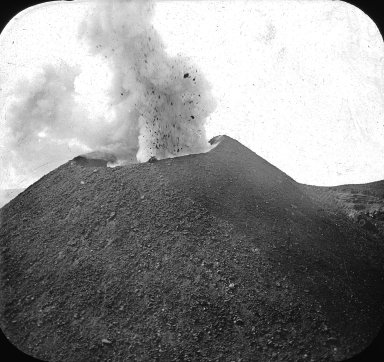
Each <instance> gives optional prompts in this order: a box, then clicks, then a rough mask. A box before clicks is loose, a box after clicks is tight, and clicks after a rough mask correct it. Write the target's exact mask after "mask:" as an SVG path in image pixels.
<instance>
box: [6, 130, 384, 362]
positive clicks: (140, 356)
mask: <svg viewBox="0 0 384 362" xmlns="http://www.w3.org/2000/svg"><path fill="white" fill-rule="evenodd" d="M217 142H218V145H217V146H216V148H214V149H212V150H211V151H210V152H208V153H205V154H198V155H190V156H185V157H179V158H174V159H166V160H161V161H154V162H151V163H145V164H135V165H129V166H124V167H116V168H107V167H90V166H95V165H97V162H96V163H93V164H92V165H88V167H86V166H87V165H85V161H84V159H82V162H81V163H78V162H76V161H71V162H68V163H67V164H65V165H63V166H61V167H59V168H58V169H56V170H54V171H53V172H51V173H50V174H48V175H46V176H44V177H43V178H42V179H40V180H39V181H38V182H36V183H35V184H34V185H32V186H31V187H29V188H28V189H27V190H25V191H24V192H23V193H22V194H20V195H19V196H18V197H17V198H16V199H14V200H12V201H11V202H10V203H9V204H7V205H6V206H4V207H3V208H2V209H1V229H0V241H1V244H0V245H1V264H0V265H1V274H0V276H1V291H2V293H1V300H0V306H1V315H0V323H1V328H2V329H3V331H4V333H5V334H6V335H7V337H8V338H9V339H10V340H11V341H12V343H14V344H15V345H16V346H17V347H18V348H19V349H21V350H23V351H25V352H26V353H28V354H30V355H33V356H37V357H38V358H41V359H43V360H50V361H125V360H133V359H134V360H142V361H144V360H162V361H171V360H224V361H240V360H242V361H250V360H259V361H270V360H279V361H280V360H281V361H311V360H313V361H329V360H341V359H344V358H346V357H348V356H352V355H354V354H355V353H357V352H359V351H361V350H362V349H364V348H365V347H366V346H367V345H368V344H369V342H370V341H371V340H372V339H373V337H374V336H375V334H376V333H377V331H378V328H379V327H380V326H381V324H382V322H383V318H382V316H383V300H384V282H383V277H384V263H383V261H384V260H383V256H384V250H383V243H382V242H381V241H382V240H381V239H380V236H379V235H377V234H376V233H374V232H371V231H369V230H366V229H364V228H361V227H360V226H359V225H358V224H357V223H355V222H353V220H351V219H349V218H348V217H346V216H345V215H344V214H343V212H342V211H340V209H339V208H338V207H337V205H336V204H335V205H336V206H329V205H328V206H327V207H326V206H325V204H324V202H323V201H322V200H324V198H322V197H317V198H316V195H318V193H317V189H316V188H310V187H309V186H304V185H300V184H298V183H296V182H295V181H294V180H292V179H291V178H289V177H288V176H287V175H285V174H284V173H282V172H281V171H279V170H278V169H277V168H275V167H274V166H272V165H270V164H269V163H268V162H266V161H265V160H263V159H261V158H260V157H258V156H257V155H256V154H254V153H253V152H251V151H250V150H248V149H247V148H245V147H244V146H242V145H241V144H240V143H238V142H236V141H235V140H232V139H231V138H229V137H226V136H223V137H221V138H219V139H218V140H217ZM100 164H101V163H100Z"/></svg>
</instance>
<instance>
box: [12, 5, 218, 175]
mask: <svg viewBox="0 0 384 362" xmlns="http://www.w3.org/2000/svg"><path fill="white" fill-rule="evenodd" d="M91 3H93V6H92V7H91V8H90V11H89V13H88V15H87V16H86V17H85V18H84V20H83V22H82V23H81V24H79V41H81V42H82V43H83V44H84V46H86V47H87V49H88V51H89V53H90V54H91V55H92V56H93V57H94V58H95V59H96V58H97V59H99V60H100V62H101V61H102V62H103V63H104V65H105V66H106V69H107V72H108V76H107V77H106V81H107V85H106V86H105V87H104V88H103V89H101V90H100V91H103V92H104V93H103V98H104V104H105V107H104V108H103V111H102V112H100V111H99V112H92V109H93V108H95V109H96V108H97V106H98V105H97V104H96V103H94V104H93V102H96V100H94V101H92V99H88V101H87V103H88V104H87V105H86V104H85V102H83V101H82V99H83V98H84V97H82V95H81V94H80V92H79V86H78V84H79V82H80V81H81V79H82V77H83V76H84V72H85V70H84V69H82V68H81V67H74V66H69V65H67V64H64V63H63V62H59V63H58V64H47V65H45V66H43V67H42V69H41V70H40V72H38V73H37V74H34V75H32V76H29V77H28V79H21V80H20V81H19V82H18V84H17V85H16V86H15V88H14V91H13V94H12V97H10V98H9V99H8V102H7V110H6V114H7V117H6V121H5V128H6V131H7V137H6V141H5V147H6V148H7V150H8V151H9V152H10V153H11V154H12V157H11V158H9V159H10V160H11V161H12V163H13V165H14V167H20V168H23V169H24V172H25V173H27V171H25V170H28V167H29V168H30V167H31V166H30V165H36V162H34V160H36V159H38V160H40V161H41V162H45V161H46V162H49V160H50V157H51V158H52V155H54V154H55V153H57V154H60V155H62V156H64V158H65V155H66V152H65V149H66V148H70V149H71V155H73V152H76V151H77V150H78V151H79V152H84V151H95V150H100V151H108V152H111V153H114V154H115V156H116V157H117V158H118V159H119V161H120V162H122V163H124V162H137V161H138V162H144V161H147V160H148V159H149V158H150V157H151V156H156V157H157V158H158V159H162V158H166V157H175V156H179V155H185V154H190V153H199V152H205V151H207V150H208V148H209V143H208V142H207V139H206V135H205V129H204V123H205V120H206V119H207V117H208V116H209V114H210V113H211V112H212V111H213V110H214V109H215V107H216V102H215V100H214V99H213V96H212V95H211V88H210V85H209V83H208V81H207V80H206V79H205V78H204V75H203V74H202V73H201V71H200V70H199V69H198V67H196V65H194V64H192V62H191V61H190V60H189V59H187V58H185V57H183V56H177V57H170V56H169V55H168V54H167V52H166V49H165V45H164V44H163V42H162V40H161V38H160V36H159V34H158V33H157V32H156V30H155V29H154V27H153V26H152V17H153V14H154V4H153V3H152V2H151V1H149V0H148V1H142V0H141V1H134V0H97V1H92V2H91ZM67 154H69V153H68V152H67Z"/></svg>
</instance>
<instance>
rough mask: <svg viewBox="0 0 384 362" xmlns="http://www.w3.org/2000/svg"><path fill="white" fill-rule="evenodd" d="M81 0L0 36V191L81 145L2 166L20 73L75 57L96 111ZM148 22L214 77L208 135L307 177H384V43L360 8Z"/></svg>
mask: <svg viewBox="0 0 384 362" xmlns="http://www.w3.org/2000/svg"><path fill="white" fill-rule="evenodd" d="M87 7H88V4H87V2H82V3H73V2H71V3H63V2H55V3H54V4H52V3H49V4H47V5H43V6H39V7H38V8H37V10H32V11H27V12H25V13H24V14H20V15H19V16H17V17H16V19H15V20H13V21H12V22H11V23H10V24H9V26H8V27H7V28H6V29H5V30H4V31H3V33H2V34H1V37H0V47H1V53H2V58H1V60H0V80H1V87H2V90H1V97H0V107H1V110H2V120H1V121H0V122H3V123H1V124H0V125H1V126H2V128H1V132H2V133H0V166H2V165H3V167H2V168H3V170H5V171H4V173H3V174H2V176H1V179H0V188H17V187H25V186H27V185H28V184H29V183H30V182H33V181H35V179H36V177H40V176H41V175H42V174H43V173H44V172H47V171H49V170H51V169H52V168H54V167H57V166H58V165H59V164H61V163H63V162H65V161H66V160H68V159H70V158H72V157H74V156H75V155H76V154H77V153H78V152H79V150H80V148H81V147H78V146H77V145H76V142H72V144H60V145H58V146H57V152H56V151H55V147H52V145H51V146H50V147H49V148H47V149H44V148H41V149H39V148H38V147H37V149H39V152H40V154H39V153H37V154H36V155H34V156H33V160H31V161H30V162H33V165H34V167H33V169H31V170H32V171H29V173H24V174H23V173H22V172H19V171H18V170H15V169H12V167H9V162H8V163H7V160H9V157H10V150H9V149H7V148H5V147H4V146H3V147H2V142H3V145H4V144H5V141H4V139H5V137H6V133H5V132H4V128H3V125H4V124H5V123H4V118H5V117H6V113H7V107H6V104H7V99H8V97H9V95H12V92H13V91H14V89H15V88H14V87H15V86H14V83H13V81H14V80H15V79H17V78H18V76H22V75H23V74H29V75H31V74H35V73H38V72H39V70H40V69H41V67H42V65H43V64H47V63H48V64H49V63H57V60H62V61H64V62H66V63H68V64H70V65H80V66H81V67H82V73H81V77H80V78H78V79H77V86H78V90H79V92H80V93H81V97H82V99H83V102H85V103H88V104H89V107H90V108H91V109H93V110H94V112H95V113H102V112H103V107H104V105H103V97H104V93H103V90H104V88H105V84H106V82H107V81H108V68H107V67H106V66H105V64H103V63H102V62H101V61H100V59H99V58H97V59H96V58H95V57H91V56H90V55H89V54H87V52H86V48H85V47H84V44H81V43H80V42H79V41H78V38H77V27H78V24H79V22H80V21H81V19H82V17H83V16H84V13H85V11H86V10H87ZM153 25H154V27H155V29H156V30H157V31H158V32H159V34H160V35H161V37H162V40H163V41H164V43H165V45H166V51H167V52H168V54H169V55H170V56H176V55H177V54H181V55H183V56H188V57H189V58H191V59H192V60H193V62H194V63H195V64H197V66H198V67H199V68H200V69H201V71H202V72H203V74H204V76H205V78H206V79H207V80H208V82H210V84H211V85H212V94H213V96H214V98H215V99H216V102H217V106H216V108H215V110H214V111H213V112H212V113H211V114H210V115H209V116H208V119H207V127H206V131H207V136H208V138H210V137H213V136H215V135H218V134H227V135H229V136H231V137H233V138H235V139H237V140H239V141H240V142H242V143H243V144H245V145H246V146H247V147H249V148H250V149H252V150H253V151H254V152H256V153H257V154H259V155H260V156H262V157H264V158H265V159H267V160H268V161H269V162H271V163H272V164H274V165H275V166H277V167H279V168H280V169H281V170H283V171H284V172H286V173H287V174H288V175H290V176H291V177H293V178H294V179H296V180H297V181H299V182H303V183H309V184H316V185H335V184H343V183H364V182H369V181H375V180H379V179H384V168H383V165H384V118H383V113H384V99H383V90H384V89H383V87H384V84H383V76H384V73H383V59H384V47H383V39H382V37H381V35H380V33H379V31H378V29H377V27H376V26H375V24H374V23H373V22H372V20H370V18H369V17H368V16H366V15H365V14H364V13H363V12H362V11H360V10H359V9H357V8H355V7H353V6H352V5H348V4H347V3H344V2H337V1H313V0H311V1H270V0H268V1H238V0H236V1H204V2H202V1H173V2H171V1H167V2H165V1H164V2H158V3H157V5H156V7H155V16H154V21H153ZM9 92H10V93H9ZM40 136H41V138H42V139H43V138H44V132H40ZM39 155H41V156H39ZM2 163H3V164H2Z"/></svg>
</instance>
